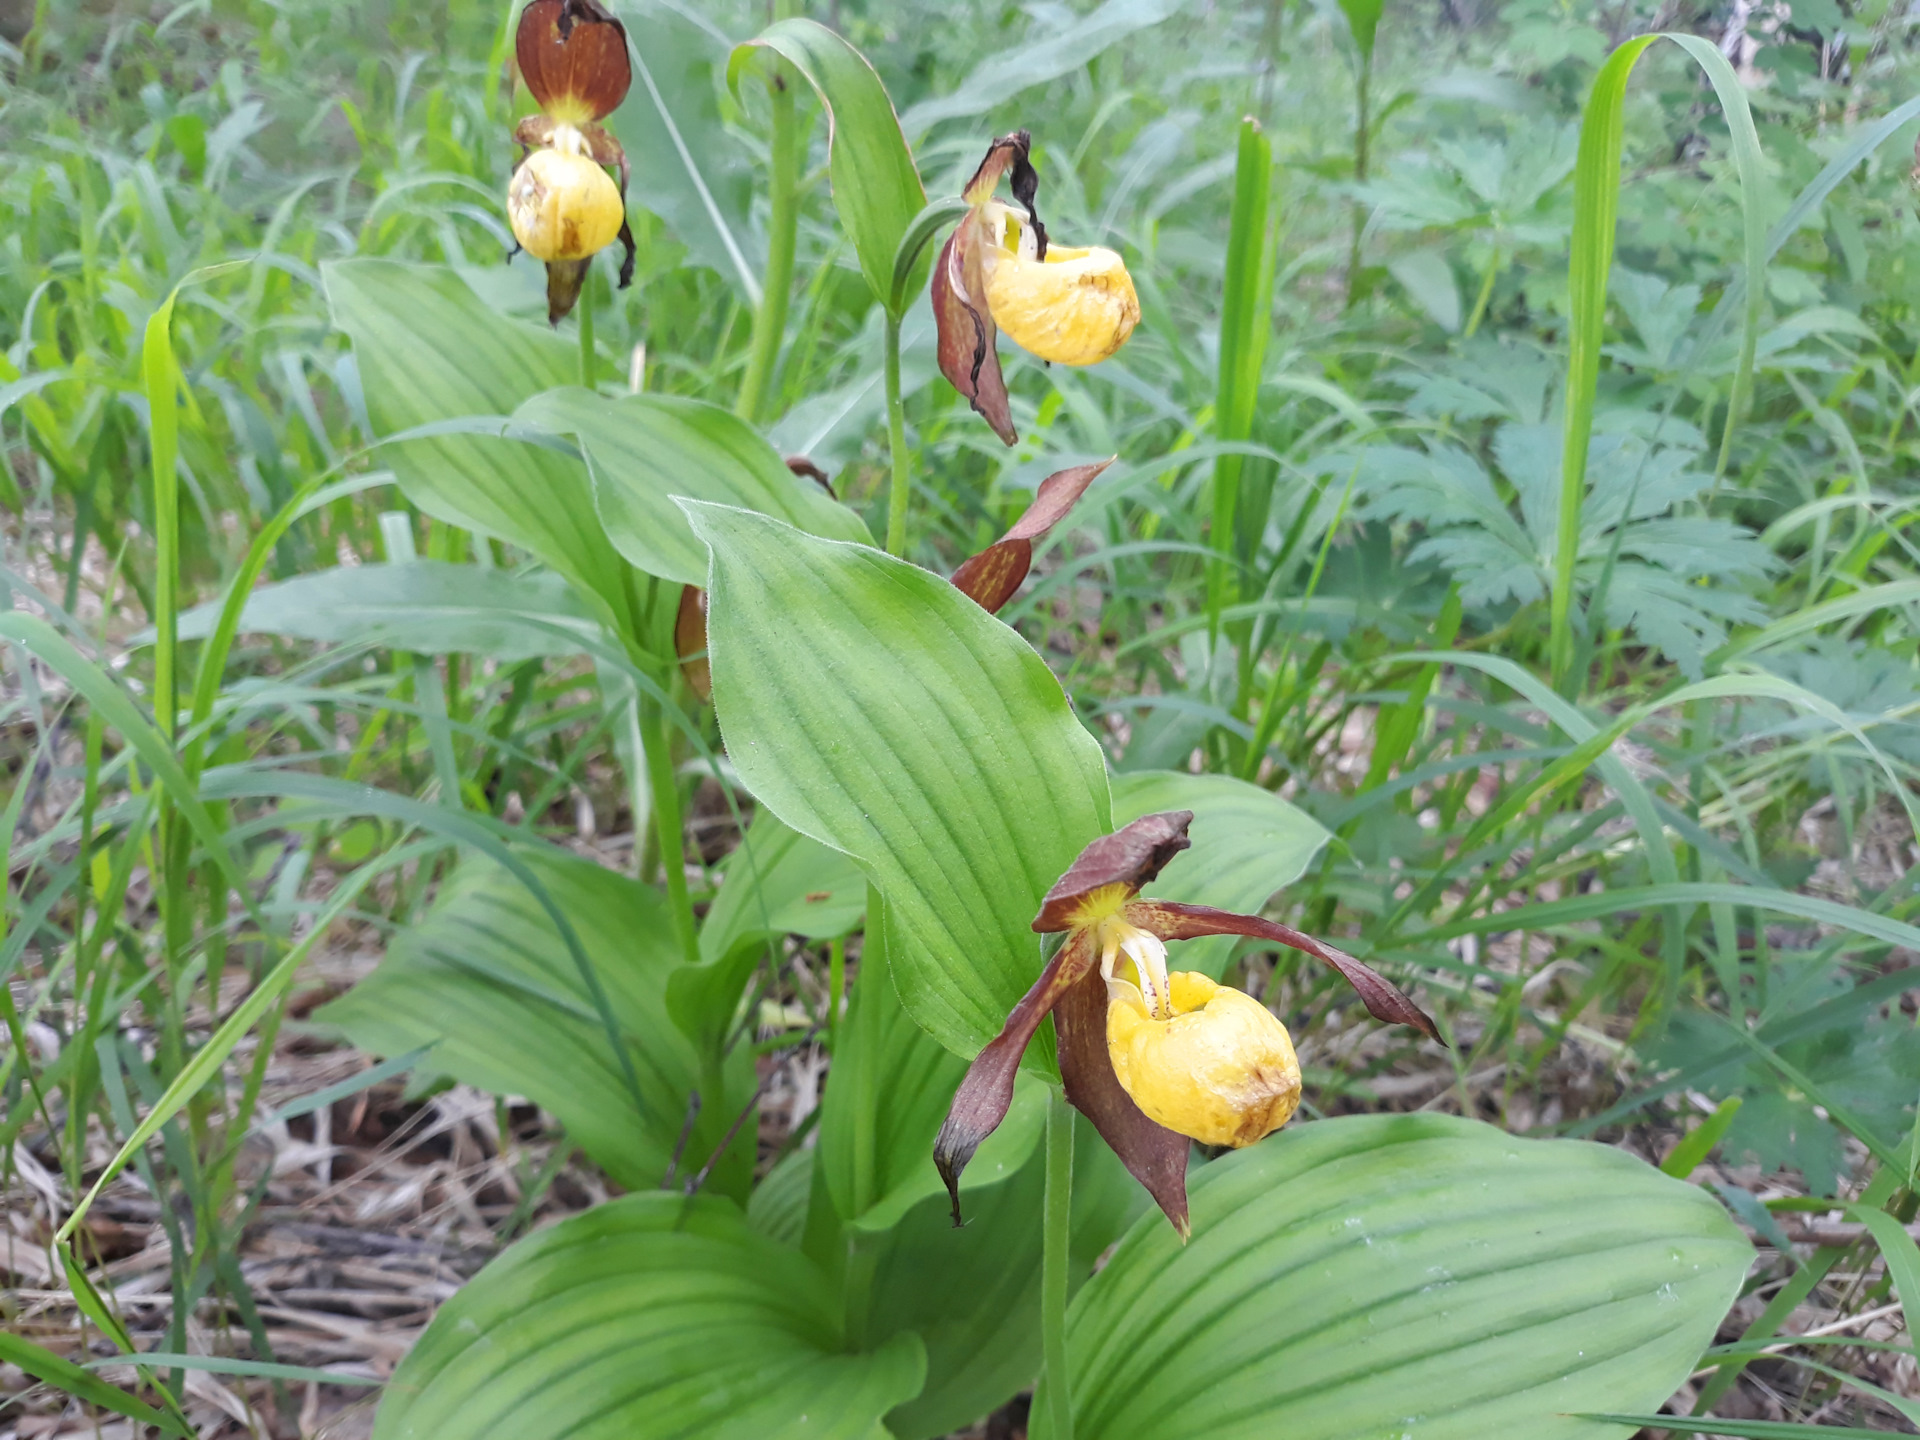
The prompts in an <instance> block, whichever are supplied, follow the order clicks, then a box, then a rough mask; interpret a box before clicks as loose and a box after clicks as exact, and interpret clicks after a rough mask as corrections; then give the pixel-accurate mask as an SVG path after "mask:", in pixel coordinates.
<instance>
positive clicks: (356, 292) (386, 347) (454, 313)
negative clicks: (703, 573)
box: [321, 260, 637, 634]
mask: <svg viewBox="0 0 1920 1440" xmlns="http://www.w3.org/2000/svg"><path fill="white" fill-rule="evenodd" d="M321 276H322V279H323V280H324V282H325V284H326V288H327V298H328V300H329V301H330V302H331V303H332V305H333V320H334V324H335V325H337V326H339V327H340V329H342V330H344V331H346V333H347V335H348V336H349V337H350V338H351V339H352V341H353V353H354V358H355V360H356V361H357V362H358V364H359V367H360V387H361V390H362V391H363V392H364V393H365V395H366V399H367V415H368V418H369V419H370V420H371V421H372V422H373V428H374V431H375V434H376V436H377V437H382V438H384V437H385V436H388V435H394V434H398V433H399V432H401V431H405V430H410V429H413V428H414V427H416V426H421V425H431V424H434V423H436V422H440V421H447V420H453V419H456V418H459V417H464V416H489V417H491V416H499V417H505V416H507V415H510V414H512V413H513V411H514V410H515V409H516V408H517V407H518V406H519V405H520V403H521V402H522V401H523V400H525V399H527V398H528V397H529V396H531V395H536V394H538V393H539V392H540V391H542V390H548V389H551V388H553V387H554V386H556V385H562V384H565V383H566V382H567V381H569V380H571V379H573V378H575V377H577V376H578V374H579V373H580V356H579V349H578V347H577V346H576V345H574V344H573V343H572V342H571V341H568V340H564V339H562V338H561V337H560V336H558V335H555V334H552V333H551V332H549V331H546V330H543V329H539V328H537V327H535V326H532V325H524V324H521V323H520V322H518V321H515V320H509V319H507V318H506V317H505V316H502V315H499V314H496V313H495V312H494V311H492V310H490V309H488V308H487V306H486V305H485V304H484V303H483V302H482V301H481V299H480V297H479V296H477V295H475V294H474V293H473V291H472V290H470V289H468V288H467V285H466V283H465V282H464V281H462V280H461V279H460V277H459V276H458V275H456V274H454V272H453V271H451V270H449V269H447V268H446V267H445V266H439V265H408V264H403V263H401V262H400V261H397V260H340V261H334V262H332V263H330V264H327V265H325V266H323V267H321ZM382 453H383V454H384V455H385V457H386V458H387V460H388V463H390V464H391V465H392V466H393V470H394V474H395V475H396V476H397V477H398V479H399V482H400V488H401V489H402V490H403V491H404V492H405V493H406V496H407V498H408V499H409V500H411V501H412V502H413V503H414V504H415V505H417V506H419V507H420V508H421V509H422V510H425V511H426V512H427V513H428V514H430V515H433V516H435V517H437V518H438V519H441V520H445V521H448V522H450V523H452V524H455V525H463V526H465V527H467V528H468V529H470V530H477V531H479V532H480V533H482V534H485V535H493V536H497V537H498V538H499V539H501V540H504V541H506V542H507V543H509V544H512V545H518V546H520V547H521V548H523V549H525V550H527V551H529V552H530V553H532V554H534V555H537V556H539V557H540V558H541V559H542V560H544V561H546V562H547V564H549V565H551V566H552V567H553V568H554V569H555V570H557V571H559V572H560V573H561V574H562V575H564V576H566V577H567V578H568V579H569V580H571V581H573V582H574V584H575V585H577V586H579V587H580V588H581V590H582V591H583V592H584V593H585V594H588V595H591V596H594V597H597V599H598V600H599V602H600V603H601V605H603V606H604V607H605V612H606V615H607V617H608V618H609V619H610V620H611V621H612V622H613V623H614V624H615V625H616V626H617V627H619V628H620V629H621V631H622V633H626V634H634V633H637V631H636V629H635V618H636V617H635V616H634V615H633V613H632V609H631V604H630V602H629V600H628V589H627V580H626V562H625V561H624V560H622V559H621V558H620V555H619V553H618V552H617V551H616V550H615V549H614V548H613V545H612V543H611V542H610V541H609V540H608V539H607V537H606V534H605V533H604V531H603V530H602V529H601V526H600V519H599V516H598V514H597V513H596V512H595V510H594V503H593V489H592V485H591V483H590V482H589V480H588V478H587V472H586V469H585V467H584V466H582V465H581V464H580V463H579V462H578V461H575V460H570V459H568V458H567V457H566V456H564V455H560V454H557V453H555V452H554V451H553V450H551V449H549V448H545V447H543V446H539V445H534V444H531V443H529V442H527V441H524V440H510V439H505V438H502V437H499V436H493V435H461V434H447V435H435V436H431V437H428V438H423V439H413V440H406V441H402V442H400V443H398V444H395V445H393V446H390V447H387V449H386V450H384V451H383V452H382Z"/></svg>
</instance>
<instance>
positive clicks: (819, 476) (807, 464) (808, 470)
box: [786, 455, 840, 500]
mask: <svg viewBox="0 0 1920 1440" xmlns="http://www.w3.org/2000/svg"><path fill="white" fill-rule="evenodd" d="M786 462H787V469H789V470H791V471H792V472H793V473H794V474H796V475H799V476H803V477H804V478H806V479H808V480H811V481H813V483H814V484H816V485H818V486H819V487H820V488H821V489H822V490H824V491H826V492H827V498H828V499H829V500H838V499H839V498H840V497H839V496H838V495H836V494H834V493H833V481H832V480H830V479H828V478H827V472H826V471H824V470H822V469H821V468H820V467H819V466H818V465H816V464H814V463H813V460H812V457H810V456H807V455H789V456H787V457H786Z"/></svg>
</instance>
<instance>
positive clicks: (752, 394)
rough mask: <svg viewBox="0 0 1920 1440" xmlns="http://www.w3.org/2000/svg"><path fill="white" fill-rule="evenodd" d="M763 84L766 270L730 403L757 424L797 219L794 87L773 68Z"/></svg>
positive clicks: (789, 282) (781, 325) (781, 332)
mask: <svg viewBox="0 0 1920 1440" xmlns="http://www.w3.org/2000/svg"><path fill="white" fill-rule="evenodd" d="M767 88H768V90H769V91H770V92H771V94H772V97H773V133H772V136H771V137H770V152H771V162H772V163H771V174H770V176H769V185H770V194H769V199H770V200H771V201H772V205H773V212H772V215H771V217H770V222H769V227H768V228H769V233H768V235H767V270H766V275H765V277H764V281H763V284H762V287H761V293H760V308H759V309H758V310H756V311H754V315H753V345H752V349H751V351H750V352H749V353H748V356H747V373H746V375H745V376H744V377H742V379H741V381H740V396H739V399H738V400H736V401H735V402H734V407H733V408H734V411H735V413H736V414H738V415H739V416H740V417H741V418H742V419H744V420H747V421H749V422H750V423H752V424H756V425H757V424H759V423H760V421H761V419H762V418H763V417H764V413H765V411H766V408H767V392H768V390H769V389H770V388H771V385H772V381H773V369H774V366H775V365H776V364H777V363H778V362H779V359H780V342H781V340H783V339H784V338H785V337H786V333H787V302H788V301H789V299H790V298H791V296H792V293H793V252H794V242H795V237H796V236H797V234H798V233H799V224H800V204H799V177H800V157H799V144H798V141H799V130H798V127H797V126H796V125H795V123H794V118H793V110H794V106H793V86H792V84H791V82H790V79H789V76H788V74H787V72H786V71H785V70H784V69H776V70H775V71H774V72H773V74H772V76H771V77H770V78H769V79H768V81H767Z"/></svg>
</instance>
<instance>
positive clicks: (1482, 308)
mask: <svg viewBox="0 0 1920 1440" xmlns="http://www.w3.org/2000/svg"><path fill="white" fill-rule="evenodd" d="M1499 275H1500V247H1499V246H1498V245H1496V246H1494V247H1493V255H1492V257H1491V258H1489V259H1488V261H1487V273H1486V274H1485V275H1483V276H1481V277H1480V293H1479V294H1478V295H1477V296H1475V297H1474V301H1473V313H1472V314H1471V315H1469V316H1467V326H1466V329H1464V330H1462V331H1461V332H1460V336H1461V338H1462V339H1463V340H1471V339H1472V338H1473V332H1474V331H1476V330H1478V329H1479V328H1480V322H1481V321H1482V320H1484V319H1486V318H1487V302H1488V301H1490V300H1492V299H1493V282H1494V281H1495V280H1496V279H1498V278H1499Z"/></svg>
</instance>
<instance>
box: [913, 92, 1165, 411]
mask: <svg viewBox="0 0 1920 1440" xmlns="http://www.w3.org/2000/svg"><path fill="white" fill-rule="evenodd" d="M1031 149H1032V140H1031V137H1030V136H1029V135H1028V134H1027V132H1026V131H1025V130H1021V131H1017V132H1015V133H1014V134H1012V135H1003V136H1001V137H1000V138H999V139H997V140H995V141H994V142H993V144H992V145H991V146H989V147H988V149H987V157H986V159H984V160H982V161H981V162H980V168H979V169H978V170H977V171H975V172H974V176H973V178H972V179H971V180H969V181H968V182H967V185H966V189H965V190H964V191H962V194H963V195H964V197H965V199H966V201H967V203H968V205H969V206H970V207H971V208H970V209H969V210H968V212H967V215H966V218H965V219H963V220H962V221H961V222H960V224H959V225H958V226H957V227H956V228H955V229H954V232H953V234H952V235H951V236H949V237H948V239H947V243H946V246H945V248H943V249H942V250H941V252H940V260H939V263H938V264H936V265H935V266H934V271H933V313H934V319H935V321H936V322H937V323H938V326H939V335H940V344H939V356H940V370H941V373H942V374H944V375H945V376H946V377H947V379H948V380H949V381H950V382H952V384H953V387H954V388H955V389H956V390H958V391H959V392H960V393H961V394H962V395H964V396H966V397H967V400H968V402H969V403H970V404H972V406H973V408H974V409H975V410H977V411H978V412H979V413H980V414H981V415H983V416H985V417H986V420H987V423H988V424H989V425H991V426H993V429H994V433H995V434H997V435H998V436H999V437H1000V438H1001V439H1002V440H1004V441H1006V443H1007V444H1009V445H1011V444H1013V443H1014V441H1015V440H1016V439H1018V438H1019V437H1018V436H1017V435H1016V433H1015V432H1014V428H1013V416H1012V413H1011V411H1010V410H1009V407H1008V402H1007V387H1006V382H1005V380H1004V379H1003V378H1002V377H1001V374H1000V357H999V354H998V352H997V351H996V349H995V336H996V335H997V333H998V331H999V330H1005V331H1006V332H1007V334H1008V335H1010V336H1012V337H1013V340H1014V342H1015V343H1016V344H1018V345H1020V346H1021V347H1022V348H1023V349H1025V350H1028V351H1030V352H1031V353H1033V354H1034V355H1037V356H1039V357H1040V358H1041V359H1042V360H1049V361H1057V362H1058V363H1060V364H1062V365H1093V364H1097V363H1098V362H1100V361H1102V360H1105V359H1106V358H1107V357H1108V356H1109V355H1112V354H1113V353H1114V352H1115V351H1116V350H1118V349H1119V348H1120V347H1121V346H1122V345H1124V344H1126V343H1127V337H1128V336H1130V335H1131V334H1133V327H1134V326H1135V325H1137V324H1138V323H1139V321H1140V300H1139V297H1138V296H1136V295H1135V294H1134V290H1133V279H1132V277H1131V276H1129V275H1128V274H1127V267H1126V264H1125V262H1124V261H1122V260H1121V258H1120V257H1119V255H1118V254H1116V253H1115V252H1114V251H1112V250H1108V249H1105V248H1103V247H1100V246H1092V247H1073V246H1065V245H1050V244H1049V243H1048V240H1047V227H1046V226H1045V225H1044V224H1042V223H1041V221H1040V216H1039V213H1038V212H1037V211H1036V210H1035V208H1034V201H1035V197H1036V196H1037V194H1038V191H1039V186H1040V180H1039V176H1038V175H1037V174H1035V172H1034V169H1033V163H1032V161H1031V160H1030V159H1029V158H1028V156H1029V153H1030V151H1031ZM1002 176H1007V177H1008V178H1009V179H1010V182H1011V186H1012V189H1013V196H1014V200H1015V201H1016V202H1017V203H1016V204H1015V205H1007V204H1004V203H1003V202H1001V201H998V200H995V199H994V198H993V192H994V187H995V186H997V185H998V184H999V183H1000V179H1001V177H1002Z"/></svg>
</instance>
